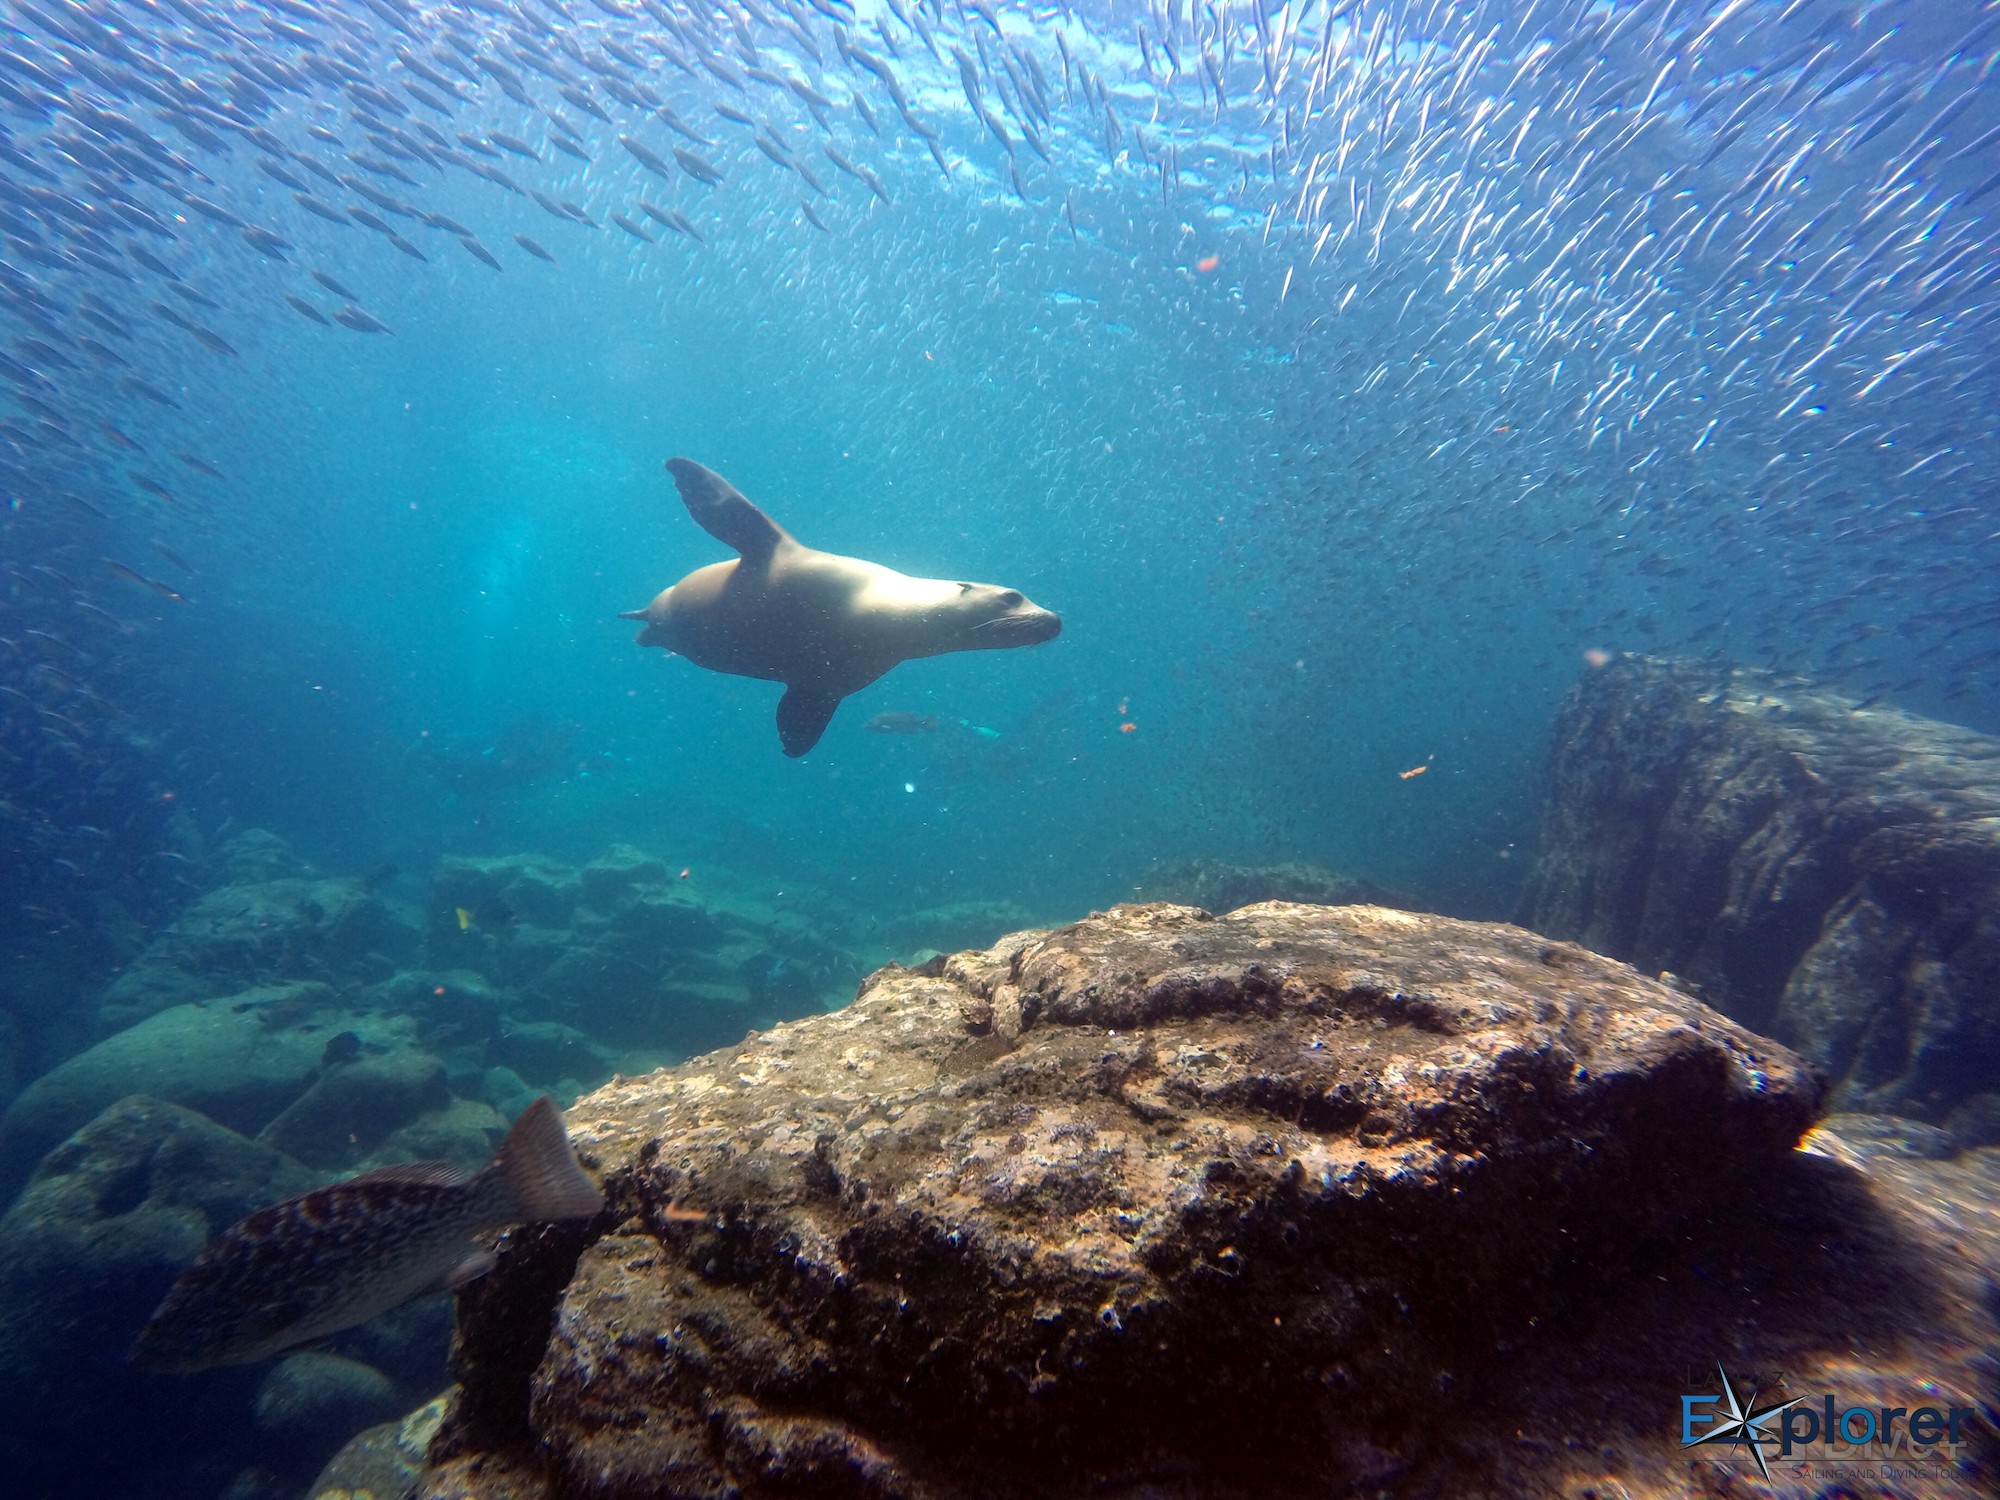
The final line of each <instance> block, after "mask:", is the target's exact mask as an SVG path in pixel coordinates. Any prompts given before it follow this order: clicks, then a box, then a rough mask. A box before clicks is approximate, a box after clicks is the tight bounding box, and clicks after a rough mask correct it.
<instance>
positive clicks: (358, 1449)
mask: <svg viewBox="0 0 2000 1500" xmlns="http://www.w3.org/2000/svg"><path fill="white" fill-rule="evenodd" d="M449 1400H450V1396H449V1393H447V1394H446V1395H443V1396H438V1397H436V1398H434V1399H433V1400H430V1401H427V1402H425V1403H424V1404H423V1405H422V1406H420V1407H418V1408H417V1409H416V1410H415V1411H413V1412H411V1413H410V1414H409V1415H408V1416H407V1417H404V1418H402V1420H400V1421H396V1422H383V1423H381V1424H380V1425H378V1426H375V1427H370V1428H369V1429H368V1430H367V1431H365V1432H361V1433H358V1434H356V1435H355V1437H353V1438H352V1439H351V1440H349V1442H348V1443H347V1445H346V1446H345V1447H343V1448H342V1449H341V1450H340V1451H339V1452H338V1453H336V1454H335V1455H334V1456H333V1457H332V1458H331V1459H330V1460H328V1462H327V1465H326V1467H325V1468H324V1469H322V1470H320V1474H319V1477H318V1478H317V1479H315V1480H314V1481H313V1482H312V1484H311V1485H310V1486H309V1487H308V1488H307V1490H306V1500H364V1497H365V1500H409V1497H410V1496H411V1495H413V1494H415V1493H416V1489H417V1481H418V1480H419V1479H420V1478H421V1476H422V1474H423V1466H424V1454H425V1453H426V1452H427V1451H428V1450H429V1448H430V1445H431V1439H432V1438H433V1437H435V1436H436V1435H437V1430H438V1424H439V1423H440V1422H442V1421H443V1420H444V1413H445V1407H446V1405H447V1403H448V1401H449Z"/></svg>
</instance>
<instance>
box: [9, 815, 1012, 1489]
mask: <svg viewBox="0 0 2000 1500" xmlns="http://www.w3.org/2000/svg"><path fill="white" fill-rule="evenodd" d="M190 868H192V867H190ZM201 869H202V871H203V873H204V874H206V875H208V876H210V877H212V878H213V879H214V880H215V881H216V882H217V883H216V884H214V885H213V886H212V887H211V888H209V889H207V890H205V891H204V890H191V891H190V893H189V900H188V903H187V905H186V906H185V908H184V909H183V910H181V911H180V912H179V914H178V915H177V916H175V917H174V918H173V919H172V920H171V921H168V922H166V923H165V924H164V925H162V926H160V927H159V928H157V929H156V930H155V931H153V932H152V933H151V934H150V936H146V935H144V934H139V933H135V934H129V935H127V941H126V942H125V951H126V952H127V953H128V954H129V955H130V961H129V962H128V963H127V964H126V965H125V966H124V967H123V969H122V970H120V971H118V972H117V973H115V974H113V975H111V976H110V977H109V979H108V982H106V983H104V984H102V985H101V986H100V987H99V988H98V989H97V990H95V991H93V992H92V994H91V995H90V996H87V997H81V998H78V999H76V1000H75V1001H74V1002H73V1003H69V1004H66V1005H65V1006H64V1007H63V1008H62V1011H61V1013H62V1015H63V1016H64V1017H65V1021H64V1025H65V1027H66V1028H67V1029H66V1031H64V1032H63V1034H62V1035H60V1036H58V1035H56V1034H55V1033H52V1032H48V1031H42V1032H35V1031H34V1030H33V1028H34V1027H36V1026H37V1025H38V1024H39V1023H38V1019H37V1016H36V1015H35V1014H34V1013H33V1012H31V1011H29V1010H26V1009H23V1010H21V1011H19V1012H18V1013H17V1012H14V1011H11V1010H9V1009H8V1006H9V1005H10V1003H11V1001H12V997H9V996H0V1103H4V1104H5V1105H6V1108H5V1110H4V1112H0V1200H5V1201H12V1203H13V1206H12V1208H11V1210H9V1211H7V1212H6V1214H5V1216H4V1217H3V1218H0V1396H4V1397H5V1398H6V1400H7V1403H8V1409H9V1412H10V1418H9V1421H8V1423H7V1424H6V1432H7V1434H12V1435H15V1436H17V1437H18V1439H19V1440H18V1442H15V1443H13V1445H12V1446H7V1445H0V1460H4V1461H5V1464H6V1469H7V1473H8V1475H9V1479H10V1483H13V1484H16V1485H25V1486H27V1488H26V1489H24V1490H23V1493H40V1492H47V1493H79V1494H81V1493H103V1494H127V1493H129V1494H138V1493H142V1492H143V1493H148V1494H160V1495H169V1494H172V1495H190V1496H212V1495H218V1494H221V1493H223V1492H224V1491H225V1489H227V1492H228V1493H229V1494H230V1495H231V1496H232V1497H234V1500H250V1497H253V1496H256V1497H261V1496H266V1495H268V1496H273V1497H279V1496H282V1497H285V1500H294V1497H296V1496H297V1495H298V1494H299V1493H300V1492H301V1489H302V1487H303V1486H304V1485H305V1484H306V1483H307V1482H308V1481H309V1480H310V1479H311V1477H312V1475H313V1473H314V1472H315V1471H316V1470H317V1469H318V1468H319V1467H320V1466H321V1465H322V1464H323V1463H324V1462H325V1461H326V1460H327V1458H328V1457H329V1455H331V1454H332V1453H334V1451H335V1450H336V1449H338V1448H340V1446H341V1444H342V1443H343V1442H344V1441H346V1439H347V1438H349V1437H350V1436H352V1435H353V1433H354V1432H355V1430H356V1429H357V1428H359V1427H362V1426H365V1425H368V1424H372V1423H378V1422H380V1421H381V1420H382V1418H383V1417H385V1416H386V1415H389V1414H390V1413H392V1412H394V1411H399V1410H407V1409H408V1407H409V1406H410V1404H411V1403H412V1402H413V1401H415V1400H419V1399H422V1398H423V1397H425V1396H428V1395H430V1394H432V1393H434V1392H435V1391H436V1390H437V1388H438V1386H439V1385H440V1384H441V1383H442V1382H443V1379H444V1356H445V1352H446V1349H447V1347H448V1340H449V1326H450V1315H451V1307H450V1303H449V1301H448V1300H446V1299H444V1298H442V1297H434V1298H429V1299H425V1300H423V1301H421V1302H418V1303H414V1304H412V1305H411V1306H409V1307H407V1308H405V1309H402V1310H401V1311H399V1312H397V1313H393V1314H391V1315H389V1316H388V1317H386V1318H383V1319H378V1320H377V1321H376V1322H374V1323H371V1324H368V1325H364V1326H363V1327H361V1328H358V1329H355V1330H351V1331H350V1332H348V1333H346V1334H343V1335H341V1336H340V1337H339V1338H338V1339H336V1340H335V1341H334V1343H333V1345H332V1347H331V1348H330V1349H326V1350H312V1351H305V1352H300V1353H296V1354H293V1355H291V1356H288V1357H287V1358H285V1359H283V1360H280V1361H277V1362H276V1363H275V1364H272V1365H271V1366H270V1367H269V1368H268V1369H263V1370H248V1371H241V1370H228V1371H217V1372H208V1373H205V1374H201V1375H197V1376H194V1377H187V1378H182V1377H167V1376H160V1375H155V1374H151V1373H148V1372H145V1371H142V1370H139V1369H137V1368H135V1367H134V1366H133V1365H132V1364H131V1363H130V1361H129V1360H128V1358H127V1356H128V1354H129V1351H130V1350H131V1348H132V1344H133V1340H134V1338H135V1336H136V1335H137V1333H138V1330H139V1328H140V1326H141V1324H142V1323H143V1321H144V1319H145V1318H146V1316H147V1314H148V1313H149V1312H150V1311H151V1310H152V1308H153V1307H154V1306H155V1305H156V1304H157V1303H158V1301H159V1299H160V1297H161V1296H162V1295H163V1294H164V1293H165V1291H166V1289H167V1287H168V1286H169V1285H170V1284H171V1283H172V1281H173V1279H174V1277H175V1276H176V1275H177V1274H178V1273H179V1272H180V1271H181V1270H182V1269H184V1268H185V1267H186V1266H187V1264H188V1263H189V1262H191V1261H192V1260H193V1258H194V1257H195V1256H196V1254H198V1253H199V1251H200V1249H201V1247H202V1245H203V1243H204V1242H205V1241H206V1239H207V1238H208V1236H209V1235H211V1234H213V1233H214V1232H216V1231H218V1230H220V1229H221V1228H223V1227H224V1226H225V1225H227V1224H228V1223H230V1222H231V1221H233V1220H234V1219H236V1218H239V1217H240V1216H242V1215H243V1214H245V1213H247V1212H249V1211H250V1210H251V1209H253V1208H256V1207H259V1206H261V1205H262V1204H264V1203H268V1202H271V1201H273V1200H275V1199H278V1198H282V1197H285V1196H288V1195H289V1194H292V1193H295V1192H299V1191H302V1190H304V1189H306V1188H308V1187H312V1186H314V1185H316V1184H318V1183H320V1182H324V1181H326V1180H327V1179H329V1178H330V1177H333V1176H336V1175H340V1174H344V1173H348V1172H354V1171H362V1170H367V1169H368V1168H371V1167H376V1166H382V1165H386V1164H389V1163H395V1162H409V1161H447V1162H451V1163H454V1164H456V1165H457V1166H459V1167H461V1168H467V1169H470V1168H476V1167H477V1166H479V1165H481V1164H482V1163H484V1162H485V1160H486V1159H487V1158H488V1157H489V1156H490V1155H491V1153H492V1151H493V1149H494V1147H495V1145H496V1144H497V1143H498V1141H499V1139H500V1137H501V1136H502V1135H503V1134H504V1132H505V1130H506V1126H507V1122H508V1120H509V1119H510V1118H511V1117H512V1116H513V1115H514V1114H516V1113H517V1112H518V1111H519V1110H520V1109H521V1108H523V1107H524V1106H525V1105H526V1104H527V1103H529V1102H530V1101H531V1100H532V1099H534V1098H535V1097H536V1096H537V1095H538V1094H540V1093H543V1092H550V1093H554V1094H556V1095H558V1096H559V1097H561V1098H564V1099H569V1098H574V1097H575V1096H576V1095H577V1094H579V1093H581V1092H582V1091H584V1090H585V1089H587V1088H589V1087H590V1086H592V1085H593V1084H596V1083H599V1082H601V1081H603V1080H604V1079H606V1078H609V1077H610V1076H612V1074H613V1072H614V1070H616V1069H618V1068H621V1067H622V1068H626V1069H628V1070H643V1069H646V1068H650V1067H652V1066H654V1065H656V1064H658V1063H660V1062H665V1061H677V1060H679V1059H680V1058H682V1057H685V1056H687V1055H689V1054H690V1053H697V1052H701V1051H703V1050H705V1049H708V1048H711V1047H715V1046H719V1045H723V1044H725V1043H729V1042H733V1041H735V1040H737V1039H739V1038H740V1037H742V1036H743V1035H744V1033H745V1032H746V1031H748V1030H750V1029H751V1028H752V1027H757V1026H770V1025H772V1024H775V1023H776V1022H778V1021H779V1020H781V1019H783V1018H785V1017H788V1016H798V1015H805V1014H815V1013H819V1012H822V1011H824V1010H827V1009H829V1008H831V1007H834V1006H838V1005H840V1004H842V1003H844V1002H845V1001H846V1000H847V999H848V998H849V997H850V996H851V995H852V993H853V989H854V985H855V982H856V980H857V979H858V978H859V977H860V976H861V975H862V974H863V973H864V972H865V970H866V964H867V962H868V961H870V960H877V961H879V958H880V957H881V956H883V955H884V954H885V953H890V952H901V953H905V954H909V953H911V952H913V951H925V950H927V948H928V945H929V944H931V943H935V942H936V941H938V940H939V939H941V938H961V937H964V936H965V935H967V934H973V935H976V938H977V940H979V941H988V940H990V939H991V938H992V937H993V936H995V935H997V934H998V933H1000V932H1002V931H1004V930H1006V927H1007V925H1008V921H1007V919H1008V918H1011V917H1018V916H1019V915H1020V914H1019V913H1018V912H1016V911H1012V910H1009V909H1005V908H990V907H985V906H964V907H951V908H946V909H941V910H938V911H935V912H913V913H908V914H904V915H902V916H899V917H898V918H897V919H896V920H895V921H894V922H893V923H884V922H880V921H878V922H876V923H874V924H872V925H871V924H868V923H866V922H863V921H860V920H858V919H857V917H856V914H854V913H851V912H848V911H845V910H843V909H841V908H839V907H838V906H836V905H834V904H833V903H831V902H828V901H827V900H826V899H825V898H824V897H821V896H818V895H817V894H816V893H812V892H810V891H799V892H794V893H793V895H792V896H791V897H790V898H786V897H785V893H784V892H783V891H774V890H772V889H770V888H769V887H768V885H766V886H762V887H760V886H759V885H757V884H755V883H753V882H749V881H742V880H738V879H736V878H734V877H732V876H731V874H730V872H728V871H725V870H712V869H704V870H702V871H701V872H700V873H699V874H696V873H694V872H691V871H688V870H686V869H679V870H670V869H669V868H668V867H667V866H666V865H665V864H663V863H662V862H661V861H659V860H657V859H654V858H652V857H650V856H648V855H646V854H643V853H641V852H638V851H635V850H632V849H627V848H614V849H611V850H609V851H607V852H606V853H605V854H603V855H602V856H600V857H599V858H597V859H594V860H591V861H589V862H588V863H585V864H582V865H571V864H564V863H561V862H558V861H554V860H549V859H544V858H540V857H538V856H534V855H515V856H512V857H508V858H502V859H466V858H453V859H447V860H446V861H444V862H443V864H442V865H441V866H439V867H438V868H437V869H436V870H435V871H432V872H429V873H428V874H427V875H426V876H424V877H423V878H421V879H419V878H412V877H409V876H405V875H403V874H401V873H399V872H398V871H396V870H393V869H389V868H384V869H382V870H378V871H376V872H374V873H372V874H371V875H369V876H367V877H362V878H342V877H333V876H328V875H325V874H323V873H322V872H320V871H317V870H314V869H312V868H311V867H309V866H307V865H306V864H305V863H304V862H302V861H301V860H299V859H298V858H297V857H296V855H294V854H293V853H292V851H291V850H290V849H288V848H287V847H286V846H285V845H284V843H283V842H282V841H281V840H279V839H277V838H275V837H273V836H271V835H269V834H267V833H262V832H259V831H256V830H251V831H248V832H245V833H241V834H239V835H237V836H236V837H235V838H234V839H232V840H231V841H229V842H228V843H226V844H224V845H222V846H221V847H219V848H217V849H215V850H214V851H213V852H212V853H211V854H209V855H208V856H206V857H205V858H204V860H203V862H202V865H201ZM1015 925H1018V923H1016V924H1015ZM850 943H851V944H853V945H854V947H853V948H850V947H849V946H848V945H849V944H850ZM864 954H865V955H867V958H865V959H864V957H863V956H862V955H864ZM92 1001H94V1002H95V1003H94V1004H92V1003H91V1002H92ZM93 1020H94V1024H93ZM24 1037H27V1038H28V1039H30V1040H31V1041H32V1045H29V1046H25V1047H19V1046H17V1045H16V1043H18V1042H20V1041H22V1039H23V1038H24ZM65 1038H67V1041H65ZM17 1058H18V1059H19V1060H21V1061H22V1062H24V1063H27V1064H29V1065H30V1068H24V1069H23V1071H24V1072H26V1071H30V1069H31V1070H32V1072H33V1073H35V1074H37V1075H38V1076H32V1077H27V1078H23V1079H22V1080H21V1083H22V1085H23V1086H21V1087H19V1088H18V1089H17V1088H16V1087H15V1086H14V1085H13V1082H12V1080H10V1079H8V1078H7V1077H6V1076H5V1075H6V1073H7V1072H8V1069H9V1066H10V1065H11V1064H12V1063H13V1062H14V1061H15V1060H16V1059H17ZM17 1194H18V1196H17ZM135 1412H143V1413H145V1414H146V1415H145V1417H144V1419H143V1420H140V1419H138V1418H135V1417H133V1416H132V1415H131V1414H132V1413H135ZM113 1425H116V1426H118V1427H119V1428H120V1430H122V1431H124V1432H126V1433H128V1434H129V1435H130V1441H119V1442H113V1443H105V1444H96V1445H93V1444H92V1443H91V1441H90V1436H89V1435H90V1434H92V1433H94V1432H98V1431H101V1430H104V1429H106V1428H108V1427H111V1426H113ZM377 1436H378V1438H379V1437H381V1436H382V1435H381V1434H380V1433H377ZM398 1443H401V1444H402V1446H401V1447H398ZM407 1447H408V1443H407V1441H406V1440H404V1439H402V1438H398V1439H396V1440H395V1441H390V1440H388V1439H386V1438H385V1439H383V1440H382V1441H381V1442H378V1443H377V1444H376V1445H375V1447H374V1448H373V1449H370V1450H368V1454H369V1455H372V1456H369V1457H367V1462H368V1463H374V1464H377V1466H378V1467H379V1466H380V1465H381V1464H389V1465H390V1466H391V1467H393V1465H394V1463H395V1462H400V1461H404V1460H407V1457H408V1455H407V1453H404V1450H405V1449H407ZM398 1453H403V1454H404V1458H403V1459H402V1460H399V1459H397V1458H396V1457H395V1455H396V1454H398ZM359 1461H360V1460H358V1459H357V1462H359ZM364 1467H366V1465H365V1464H364ZM331 1482H332V1481H329V1483H331ZM350 1487H351V1486H350ZM10 1492H11V1491H10Z"/></svg>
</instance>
